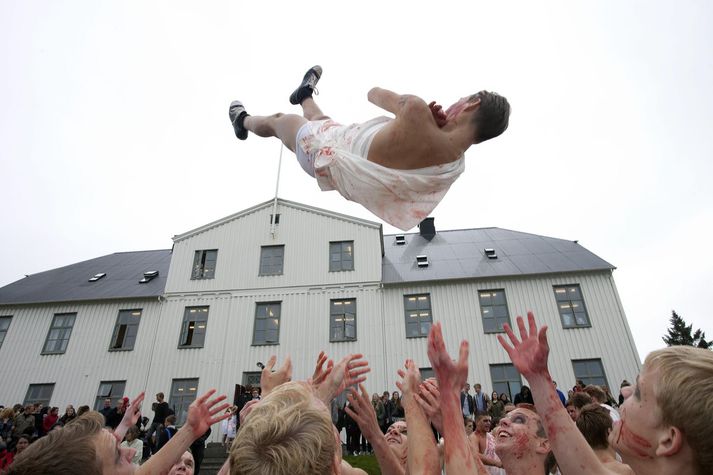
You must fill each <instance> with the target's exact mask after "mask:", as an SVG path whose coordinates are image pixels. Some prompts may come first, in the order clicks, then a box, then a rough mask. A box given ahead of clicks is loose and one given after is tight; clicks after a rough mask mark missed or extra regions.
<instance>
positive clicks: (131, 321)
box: [109, 309, 141, 351]
mask: <svg viewBox="0 0 713 475" xmlns="http://www.w3.org/2000/svg"><path fill="white" fill-rule="evenodd" d="M139 320H141V309H137V310H119V316H118V317H116V325H115V326H114V333H113V334H112V335H111V345H110V346H109V350H110V351H112V350H117V351H118V350H133V349H134V343H135V342H136V334H137V333H138V331H139Z"/></svg>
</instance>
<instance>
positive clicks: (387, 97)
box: [367, 87, 430, 115]
mask: <svg viewBox="0 0 713 475" xmlns="http://www.w3.org/2000/svg"><path fill="white" fill-rule="evenodd" d="M367 98H368V99H369V102H371V103H372V104H374V105H376V106H378V107H381V108H382V109H384V110H387V111H389V112H391V113H392V114H394V115H399V114H400V113H401V112H402V111H403V110H404V108H405V107H406V106H407V105H413V104H419V103H421V104H423V106H424V107H425V108H428V106H426V103H425V102H424V101H423V99H421V98H420V97H418V96H414V95H411V94H396V93H395V92H393V91H389V90H388V89H382V88H380V87H375V88H372V89H371V90H370V91H369V93H368V94H367ZM429 111H430V109H429ZM429 114H430V112H429Z"/></svg>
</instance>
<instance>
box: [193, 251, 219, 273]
mask: <svg viewBox="0 0 713 475" xmlns="http://www.w3.org/2000/svg"><path fill="white" fill-rule="evenodd" d="M217 260H218V250H217V249H211V250H208V251H196V254H195V256H194V257H193V273H192V274H191V279H212V278H213V277H215V263H216V261H217Z"/></svg>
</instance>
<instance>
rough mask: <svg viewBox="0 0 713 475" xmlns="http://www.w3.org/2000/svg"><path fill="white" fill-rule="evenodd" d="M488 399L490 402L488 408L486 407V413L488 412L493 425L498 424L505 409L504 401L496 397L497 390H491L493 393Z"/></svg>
mask: <svg viewBox="0 0 713 475" xmlns="http://www.w3.org/2000/svg"><path fill="white" fill-rule="evenodd" d="M503 394H505V393H503ZM490 400H491V401H492V402H491V403H490V409H488V414H490V417H491V418H492V421H493V422H492V424H493V427H495V426H497V425H498V422H500V419H501V418H502V417H503V411H505V402H504V401H503V400H501V399H500V398H499V397H498V392H497V391H493V394H491V395H490Z"/></svg>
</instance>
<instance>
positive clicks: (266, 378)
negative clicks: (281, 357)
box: [260, 355, 292, 397]
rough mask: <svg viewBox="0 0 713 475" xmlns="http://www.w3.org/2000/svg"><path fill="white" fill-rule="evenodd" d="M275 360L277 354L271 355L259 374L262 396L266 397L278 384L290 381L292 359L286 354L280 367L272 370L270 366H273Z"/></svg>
mask: <svg viewBox="0 0 713 475" xmlns="http://www.w3.org/2000/svg"><path fill="white" fill-rule="evenodd" d="M276 362H277V356H276V355H272V356H271V357H270V359H269V360H267V364H266V365H265V367H263V368H262V373H261V374H260V388H261V389H262V397H266V396H267V395H268V394H270V393H271V392H272V390H273V389H275V388H276V387H278V386H279V385H280V384H283V383H287V382H289V381H292V359H290V357H289V356H288V357H287V358H285V362H284V363H283V364H282V366H281V367H280V369H278V370H277V371H273V370H272V368H274V367H275V363H276Z"/></svg>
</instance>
